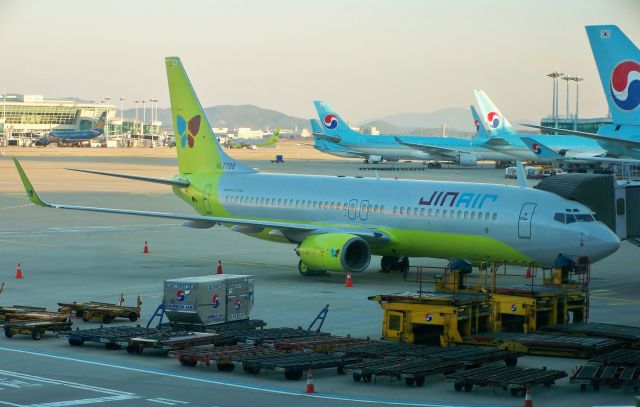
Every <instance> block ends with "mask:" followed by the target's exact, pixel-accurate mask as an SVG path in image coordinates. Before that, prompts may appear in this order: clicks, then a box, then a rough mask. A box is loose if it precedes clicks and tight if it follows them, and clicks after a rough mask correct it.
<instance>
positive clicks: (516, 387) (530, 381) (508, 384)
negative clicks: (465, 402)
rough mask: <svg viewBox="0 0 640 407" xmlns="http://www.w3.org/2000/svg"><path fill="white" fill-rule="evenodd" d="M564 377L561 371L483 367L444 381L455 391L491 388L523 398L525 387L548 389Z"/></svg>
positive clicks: (452, 376) (459, 373) (564, 374)
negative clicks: (475, 387)
mask: <svg viewBox="0 0 640 407" xmlns="http://www.w3.org/2000/svg"><path fill="white" fill-rule="evenodd" d="M566 376H567V373H566V372H564V371H561V370H547V369H525V368H519V367H499V368H496V367H495V366H483V367H478V368H475V369H470V370H464V371H461V372H457V373H453V374H450V375H447V376H446V377H445V380H446V381H448V382H453V388H454V389H455V391H462V390H463V389H464V391H467V392H470V391H471V390H473V386H478V387H486V386H491V387H499V388H502V389H503V390H509V392H510V393H511V395H512V396H519V395H522V396H524V394H525V391H526V388H527V386H534V385H538V384H542V385H544V386H545V387H550V386H551V385H553V384H554V383H555V381H556V380H558V379H561V378H563V377H566Z"/></svg>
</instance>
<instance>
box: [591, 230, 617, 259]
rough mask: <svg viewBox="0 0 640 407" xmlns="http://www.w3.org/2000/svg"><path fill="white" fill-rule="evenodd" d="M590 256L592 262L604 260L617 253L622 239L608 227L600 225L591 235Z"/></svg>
mask: <svg viewBox="0 0 640 407" xmlns="http://www.w3.org/2000/svg"><path fill="white" fill-rule="evenodd" d="M589 240H590V242H589V243H590V244H589V245H588V247H587V248H588V250H589V253H588V256H589V258H590V259H591V261H592V262H596V261H598V260H602V259H604V258H605V257H607V256H609V255H610V254H613V253H615V251H616V250H618V248H619V247H620V239H619V238H618V236H617V235H616V234H615V233H613V232H612V231H611V229H609V228H608V227H607V226H605V225H603V224H600V225H598V227H597V228H595V230H592V231H590V233H589Z"/></svg>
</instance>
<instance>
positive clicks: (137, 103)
mask: <svg viewBox="0 0 640 407" xmlns="http://www.w3.org/2000/svg"><path fill="white" fill-rule="evenodd" d="M133 103H135V104H136V120H135V121H134V122H133V131H135V132H136V136H137V135H138V105H139V104H140V101H139V100H134V102H133Z"/></svg>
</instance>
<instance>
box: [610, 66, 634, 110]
mask: <svg viewBox="0 0 640 407" xmlns="http://www.w3.org/2000/svg"><path fill="white" fill-rule="evenodd" d="M609 91H610V93H611V99H612V100H613V103H615V104H616V106H618V107H619V108H620V109H622V110H633V109H635V108H636V107H638V105H640V64H638V63H637V62H635V61H624V62H620V63H619V64H618V65H616V67H615V68H613V71H612V72H611V83H610V87H609Z"/></svg>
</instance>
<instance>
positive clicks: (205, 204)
mask: <svg viewBox="0 0 640 407" xmlns="http://www.w3.org/2000/svg"><path fill="white" fill-rule="evenodd" d="M210 195H211V184H208V185H207V186H205V187H204V192H203V193H202V209H204V213H206V214H209V215H210V214H211V203H210V202H209V196H210Z"/></svg>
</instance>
